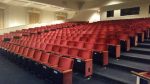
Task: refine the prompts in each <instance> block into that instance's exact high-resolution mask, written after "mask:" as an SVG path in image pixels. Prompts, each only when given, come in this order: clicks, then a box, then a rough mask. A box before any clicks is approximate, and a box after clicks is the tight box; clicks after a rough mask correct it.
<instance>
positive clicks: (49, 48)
mask: <svg viewBox="0 0 150 84" xmlns="http://www.w3.org/2000/svg"><path fill="white" fill-rule="evenodd" d="M52 48H53V45H52V44H47V45H46V48H45V51H46V52H51V51H52Z"/></svg>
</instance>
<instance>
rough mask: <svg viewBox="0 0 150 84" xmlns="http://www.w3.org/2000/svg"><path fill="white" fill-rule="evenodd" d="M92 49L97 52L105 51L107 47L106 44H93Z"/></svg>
mask: <svg viewBox="0 0 150 84" xmlns="http://www.w3.org/2000/svg"><path fill="white" fill-rule="evenodd" d="M94 49H95V50H98V51H107V50H108V48H107V45H106V44H94Z"/></svg>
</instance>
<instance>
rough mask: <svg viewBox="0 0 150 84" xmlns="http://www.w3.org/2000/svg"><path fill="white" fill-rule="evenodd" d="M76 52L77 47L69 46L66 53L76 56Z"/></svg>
mask: <svg viewBox="0 0 150 84" xmlns="http://www.w3.org/2000/svg"><path fill="white" fill-rule="evenodd" d="M78 52H79V50H78V49H77V48H70V49H69V53H68V54H69V55H71V56H78Z"/></svg>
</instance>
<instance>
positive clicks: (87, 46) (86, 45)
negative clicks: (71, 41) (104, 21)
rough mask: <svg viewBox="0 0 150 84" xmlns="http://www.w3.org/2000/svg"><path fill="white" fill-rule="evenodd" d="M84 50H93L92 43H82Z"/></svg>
mask: <svg viewBox="0 0 150 84" xmlns="http://www.w3.org/2000/svg"><path fill="white" fill-rule="evenodd" d="M84 48H85V49H90V50H92V49H93V48H94V43H84Z"/></svg>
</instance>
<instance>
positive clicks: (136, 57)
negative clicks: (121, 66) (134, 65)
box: [121, 52, 150, 64]
mask: <svg viewBox="0 0 150 84" xmlns="http://www.w3.org/2000/svg"><path fill="white" fill-rule="evenodd" d="M121 58H122V59H126V60H133V61H138V62H142V63H149V64H150V56H149V55H144V54H136V53H128V52H125V53H121Z"/></svg>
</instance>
